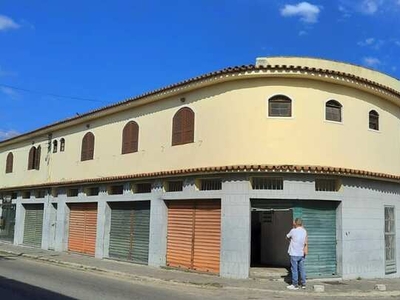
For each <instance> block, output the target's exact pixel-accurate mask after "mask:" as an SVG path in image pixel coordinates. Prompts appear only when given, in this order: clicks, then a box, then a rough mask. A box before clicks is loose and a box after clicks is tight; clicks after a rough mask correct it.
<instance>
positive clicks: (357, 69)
mask: <svg viewBox="0 0 400 300" xmlns="http://www.w3.org/2000/svg"><path fill="white" fill-rule="evenodd" d="M267 65H272V66H273V65H287V66H290V65H293V66H303V67H308V68H318V69H326V70H331V71H335V72H340V73H347V74H352V75H354V76H358V77H361V78H365V79H368V80H370V81H373V82H376V83H379V84H382V85H385V86H387V87H389V88H392V89H394V90H396V91H400V80H398V79H397V78H394V77H392V76H389V75H387V74H385V73H382V72H379V71H376V70H373V69H370V68H366V67H363V66H359V65H355V64H351V63H346V62H341V61H335V60H329V59H324V58H316V57H296V56H271V57H257V59H256V66H264V67H265V66H267Z"/></svg>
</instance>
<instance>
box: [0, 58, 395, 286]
mask: <svg viewBox="0 0 400 300" xmlns="http://www.w3.org/2000/svg"><path fill="white" fill-rule="evenodd" d="M399 106H400V82H399V81H398V80H397V79H395V78H392V77H389V76H387V75H385V74H382V73H379V72H376V71H372V70H369V69H366V68H362V67H358V66H354V65H349V64H345V63H340V62H334V61H328V60H323V59H311V58H297V57H271V58H259V59H257V62H256V64H255V65H248V66H240V67H234V68H227V69H224V70H221V71H217V72H212V73H209V74H205V75H202V76H199V77H195V78H192V79H189V80H186V81H183V82H180V83H177V84H174V85H171V86H167V87H165V88H162V89H159V90H156V91H152V92H149V93H146V94H144V95H140V96H138V97H135V98H132V99H128V100H126V101H122V102H120V103H116V104H114V105H110V106H108V107H105V108H100V109H98V110H95V111H92V112H89V113H86V114H83V115H80V116H76V117H73V118H71V119H68V120H65V121H60V122H58V123H55V124H52V125H49V126H46V127H43V128H39V129H37V130H34V131H32V132H28V133H26V134H22V135H20V136H17V137H14V138H12V139H9V140H5V141H2V142H0V193H1V195H2V197H1V198H2V216H3V218H2V220H1V224H0V225H1V230H0V239H2V240H8V241H11V242H13V243H14V244H16V245H21V244H22V245H28V246H35V247H41V248H43V249H54V250H56V251H73V252H80V253H85V254H89V255H93V256H95V257H98V258H105V257H107V258H108V257H109V258H115V259H122V260H127V261H132V262H135V263H142V264H148V265H151V266H171V267H178V268H185V269H190V270H196V271H205V272H211V273H216V274H219V275H220V276H224V277H232V278H247V277H248V276H249V274H250V268H251V267H253V266H257V267H266V268H267V267H286V266H287V265H288V264H289V260H288V256H287V254H286V252H287V251H286V250H287V242H286V241H285V234H286V233H287V232H288V231H289V230H290V228H291V224H292V220H293V218H296V217H301V218H303V220H304V223H305V227H306V229H307V230H308V234H309V255H308V257H307V260H306V268H307V272H308V275H309V277H321V276H322V277H330V276H339V277H343V278H345V279H350V278H356V277H358V276H361V277H363V278H373V277H386V276H389V277H399V275H400V273H399V265H398V264H399V260H400V259H399V258H400V155H399V154H400V131H399V129H400V108H399Z"/></svg>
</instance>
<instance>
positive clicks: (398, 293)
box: [0, 249, 400, 298]
mask: <svg viewBox="0 0 400 300" xmlns="http://www.w3.org/2000/svg"><path fill="white" fill-rule="evenodd" d="M1 253H5V254H10V255H15V256H17V257H24V258H27V259H31V260H39V261H42V262H48V263H50V264H54V265H58V266H64V267H69V268H71V269H74V270H81V271H91V272H95V273H102V274H106V275H110V276H114V277H119V278H124V279H130V280H134V281H139V282H159V283H170V284H176V285H185V286H192V287H201V288H215V289H218V288H221V289H227V290H232V291H235V290H236V291H254V292H262V293H272V294H273V293H275V294H281V295H294V293H300V294H303V295H317V294H318V296H319V297H350V296H352V297H364V298H371V297H374V298H381V297H397V296H400V291H374V290H371V291H366V292H362V291H349V292H336V293H335V292H334V293H332V292H324V293H315V292H313V291H311V290H308V291H287V290H271V289H264V288H254V287H238V286H229V285H223V284H220V283H212V282H210V283H195V282H190V281H189V282H185V281H178V280H170V279H162V278H155V277H149V276H143V275H133V274H129V273H125V272H118V271H113V270H109V269H103V268H98V267H93V266H88V265H83V264H79V263H73V262H67V261H62V260H57V259H53V258H49V257H45V256H40V255H35V254H27V253H23V252H16V251H9V250H3V249H0V254H1Z"/></svg>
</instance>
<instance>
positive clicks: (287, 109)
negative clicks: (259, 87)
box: [268, 95, 292, 117]
mask: <svg viewBox="0 0 400 300" xmlns="http://www.w3.org/2000/svg"><path fill="white" fill-rule="evenodd" d="M268 116H269V117H291V116H292V100H290V98H288V97H286V96H284V95H277V96H273V97H271V98H269V100H268Z"/></svg>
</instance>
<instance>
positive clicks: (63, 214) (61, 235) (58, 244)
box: [54, 189, 69, 251]
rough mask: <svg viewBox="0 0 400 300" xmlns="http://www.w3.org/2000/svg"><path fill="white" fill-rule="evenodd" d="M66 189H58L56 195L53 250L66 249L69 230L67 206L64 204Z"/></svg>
mask: <svg viewBox="0 0 400 300" xmlns="http://www.w3.org/2000/svg"><path fill="white" fill-rule="evenodd" d="M66 201H67V194H66V190H65V189H63V190H59V193H58V197H57V203H58V204H57V222H56V239H55V245H54V250H56V251H67V250H68V231H69V207H68V205H67V204H66Z"/></svg>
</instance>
